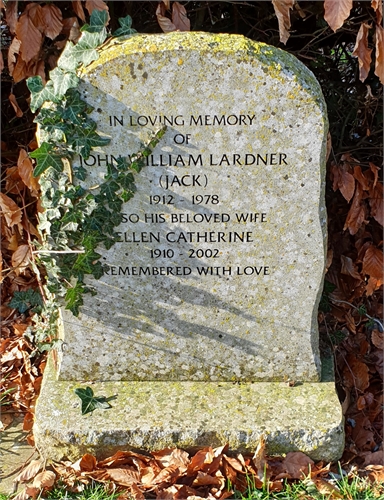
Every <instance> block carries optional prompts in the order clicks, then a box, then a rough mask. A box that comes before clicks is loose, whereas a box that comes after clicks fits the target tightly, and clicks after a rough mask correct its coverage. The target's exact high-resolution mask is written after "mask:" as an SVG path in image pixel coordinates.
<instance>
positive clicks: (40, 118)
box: [27, 10, 165, 323]
mask: <svg viewBox="0 0 384 500" xmlns="http://www.w3.org/2000/svg"><path fill="white" fill-rule="evenodd" d="M107 18H108V14H107V12H106V11H98V10H94V11H93V12H92V15H91V17H90V24H86V25H84V26H83V27H82V29H81V31H82V35H81V37H80V39H79V41H78V42H77V44H76V45H74V44H73V43H72V42H68V43H67V44H66V46H65V48H64V50H63V52H62V54H61V56H60V58H59V60H58V65H57V67H56V68H55V69H54V70H53V71H51V72H50V79H49V81H48V82H47V83H46V85H45V86H44V84H43V82H42V80H41V78H40V77H39V76H34V77H32V78H29V79H28V80H27V85H28V88H29V90H30V92H31V105H30V106H31V109H32V111H33V112H35V111H37V110H38V109H39V108H40V111H39V113H38V115H37V116H36V118H35V122H36V123H38V125H39V130H40V139H42V142H41V143H40V147H39V148H38V149H36V150H35V151H33V152H32V153H30V156H31V158H34V159H35V160H36V167H35V170H34V175H35V176H40V186H41V192H42V195H41V202H42V206H43V208H44V212H43V213H41V214H40V223H39V230H40V232H41V233H42V237H43V243H42V244H41V245H40V246H39V248H38V255H39V261H40V262H41V263H42V264H43V265H44V267H45V269H46V271H47V281H46V285H45V290H46V292H47V296H48V297H53V296H54V295H55V296H56V297H60V296H61V297H65V302H66V308H67V309H69V310H70V311H72V313H73V314H74V315H78V314H79V308H80V306H81V305H82V304H83V294H84V293H87V292H91V293H94V291H93V290H92V289H91V288H90V287H89V286H88V285H87V284H86V283H85V280H84V279H85V276H86V275H92V276H94V278H96V279H99V278H101V276H102V275H103V273H104V268H103V265H102V263H101V262H100V258H101V255H100V253H98V252H97V247H99V246H100V245H104V247H105V248H107V249H108V248H110V247H111V246H112V245H113V244H114V243H115V242H116V241H117V240H118V234H117V233H116V232H115V229H116V228H117V226H119V224H120V223H121V222H122V215H121V208H122V205H123V203H125V202H127V201H128V200H129V199H130V198H132V196H133V195H134V192H135V183H134V180H135V179H134V173H135V172H139V171H140V170H141V169H142V167H143V166H144V164H145V162H144V160H145V157H147V156H149V155H150V154H151V152H152V150H153V148H154V147H155V146H156V145H157V143H158V142H159V140H160V139H161V137H162V136H163V134H164V132H165V130H164V129H161V130H159V131H158V132H157V133H155V134H153V136H152V137H151V138H150V140H149V142H148V143H147V144H145V145H143V146H142V148H141V150H140V151H139V152H138V153H136V154H134V155H131V158H130V160H128V158H125V157H120V158H119V159H118V161H117V162H116V164H114V165H112V164H108V165H107V171H106V173H105V178H104V182H102V183H101V184H100V186H99V188H98V189H97V191H96V192H95V191H92V192H91V191H90V190H87V189H86V188H83V187H82V186H80V184H79V182H78V181H83V180H84V179H85V177H86V175H87V172H86V170H85V169H84V168H83V167H77V168H73V169H72V167H71V162H72V160H73V158H74V157H75V156H76V155H80V156H81V157H83V158H84V159H85V160H86V159H87V158H88V157H89V155H90V153H91V151H92V149H93V148H95V147H98V146H104V145H106V144H108V143H109V142H110V140H109V139H108V138H105V137H101V136H100V135H99V134H98V133H97V126H96V123H95V122H94V121H93V120H91V119H90V117H89V113H90V112H91V111H92V108H91V107H90V106H89V105H88V104H87V103H86V102H85V101H83V100H82V99H81V97H80V93H79V91H78V90H77V86H78V84H79V77H78V76H77V71H78V69H79V67H80V66H81V65H82V66H87V65H88V64H90V63H91V62H92V61H95V60H96V59H98V57H99V51H100V48H102V47H103V44H104V42H105V41H106V40H107V37H108V34H107V30H106V28H105V25H106V23H107ZM119 23H120V28H119V29H118V30H117V31H116V32H115V33H114V36H117V37H119V38H118V40H121V39H125V38H127V37H129V36H132V35H134V34H135V33H136V31H135V30H133V29H132V28H131V23H132V20H131V18H130V16H127V17H126V18H120V19H119ZM53 294H54V295H53ZM48 302H49V301H48ZM46 303H47V300H46ZM49 322H50V323H52V321H49Z"/></svg>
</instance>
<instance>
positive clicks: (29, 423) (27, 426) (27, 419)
mask: <svg viewBox="0 0 384 500" xmlns="http://www.w3.org/2000/svg"><path fill="white" fill-rule="evenodd" d="M33 421H34V416H33V413H31V412H30V411H29V412H27V413H26V414H25V415H24V420H23V431H26V432H29V431H30V430H32V427H33Z"/></svg>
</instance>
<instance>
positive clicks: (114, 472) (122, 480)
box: [106, 468, 140, 486]
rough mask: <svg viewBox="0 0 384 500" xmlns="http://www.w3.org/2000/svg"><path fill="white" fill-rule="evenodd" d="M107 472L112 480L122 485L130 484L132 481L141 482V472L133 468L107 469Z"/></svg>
mask: <svg viewBox="0 0 384 500" xmlns="http://www.w3.org/2000/svg"><path fill="white" fill-rule="evenodd" d="M106 473H107V474H108V476H109V477H110V479H112V481H114V482H116V483H118V484H121V485H122V486H130V485H131V484H132V483H140V473H139V472H138V471H136V470H134V469H132V468H124V469H107V470H106Z"/></svg>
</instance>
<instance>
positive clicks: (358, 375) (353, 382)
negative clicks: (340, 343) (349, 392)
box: [343, 354, 369, 392]
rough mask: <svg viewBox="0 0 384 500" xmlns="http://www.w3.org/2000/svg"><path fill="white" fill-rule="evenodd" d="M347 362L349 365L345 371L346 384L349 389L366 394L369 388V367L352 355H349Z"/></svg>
mask: <svg viewBox="0 0 384 500" xmlns="http://www.w3.org/2000/svg"><path fill="white" fill-rule="evenodd" d="M346 361H347V365H346V367H345V368H344V371H343V380H344V384H345V385H346V387H348V388H349V389H352V388H356V389H357V390H359V391H362V392H364V391H365V389H367V388H368V387H369V369H368V366H367V365H366V364H365V363H362V362H361V361H359V360H358V359H357V358H356V357H355V356H354V355H352V354H349V355H348V357H347V359H346Z"/></svg>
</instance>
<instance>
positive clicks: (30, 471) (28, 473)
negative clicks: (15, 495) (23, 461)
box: [14, 460, 43, 483]
mask: <svg viewBox="0 0 384 500" xmlns="http://www.w3.org/2000/svg"><path fill="white" fill-rule="evenodd" d="M42 465H43V462H42V461H41V460H32V462H31V463H30V464H29V465H27V467H26V468H25V469H23V470H22V471H21V472H20V474H19V475H18V476H17V477H15V479H14V482H15V483H24V482H26V481H29V480H30V479H32V478H33V477H35V476H36V474H37V473H38V472H39V470H40V469H41V467H42Z"/></svg>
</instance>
